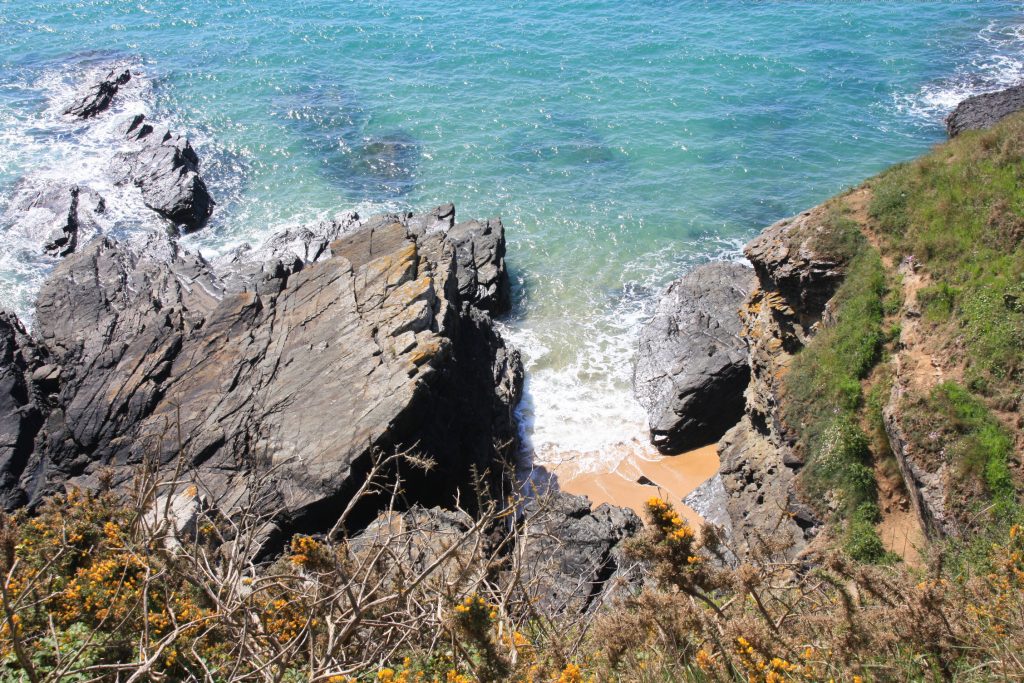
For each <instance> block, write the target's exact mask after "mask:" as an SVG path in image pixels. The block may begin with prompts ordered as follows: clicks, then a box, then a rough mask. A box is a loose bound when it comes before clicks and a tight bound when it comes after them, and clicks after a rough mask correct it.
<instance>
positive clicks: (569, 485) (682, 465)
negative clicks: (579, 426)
mask: <svg viewBox="0 0 1024 683" xmlns="http://www.w3.org/2000/svg"><path fill="white" fill-rule="evenodd" d="M621 451H622V452H621V454H619V455H620V457H619V458H618V461H617V462H608V460H607V459H606V460H604V461H603V462H599V463H598V464H596V465H591V466H590V469H588V470H585V471H581V470H580V468H579V467H578V466H577V465H576V464H575V463H579V462H589V463H594V459H593V458H589V457H587V455H586V454H582V453H580V454H569V453H564V454H561V456H562V457H560V458H559V462H558V464H554V465H547V466H546V467H547V469H548V470H549V471H550V472H551V473H552V474H554V475H555V476H556V477H557V478H558V486H559V488H560V489H562V490H563V491H567V492H569V493H574V494H576V495H584V496H587V497H589V498H590V501H591V503H593V505H594V507H597V506H598V505H600V504H601V503H611V504H613V505H620V506H622V507H628V508H631V509H633V510H634V511H635V512H636V513H637V514H638V515H640V516H641V517H643V516H644V502H645V501H646V500H648V499H649V498H651V497H652V496H658V497H659V498H662V499H664V500H666V501H668V502H670V503H672V504H673V505H675V507H676V509H677V510H679V511H680V512H681V513H683V515H684V516H685V517H686V519H687V520H688V521H689V522H690V524H691V525H693V526H699V525H700V523H701V518H700V516H699V515H698V514H697V513H696V512H694V511H693V510H691V509H690V508H689V507H687V506H685V505H683V502H682V501H683V498H685V497H686V496H687V495H688V494H689V493H690V492H691V491H693V490H694V489H695V488H697V487H698V486H700V485H701V484H703V483H704V482H705V481H707V480H708V479H710V478H711V477H712V476H714V474H715V473H716V472H717V471H718V453H717V450H716V446H715V445H714V444H712V445H710V446H705V447H703V448H698V449H696V450H692V451H688V452H686V453H681V454H679V455H671V456H664V455H661V454H659V453H658V451H657V450H656V449H655V448H654V447H653V446H650V445H648V444H644V443H635V444H629V445H623V446H622V449H621ZM641 482H644V483H641ZM648 482H649V483H648Z"/></svg>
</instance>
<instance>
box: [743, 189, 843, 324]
mask: <svg viewBox="0 0 1024 683" xmlns="http://www.w3.org/2000/svg"><path fill="white" fill-rule="evenodd" d="M834 230H835V227H834V226H833V225H832V224H831V222H830V221H829V209H828V208H827V207H825V206H818V207H815V208H814V209H812V210H811V211H805V212H803V213H801V214H799V215H797V216H793V217H792V218H786V219H783V220H781V221H779V222H777V223H774V224H772V225H770V226H768V227H767V228H765V229H764V231H762V232H761V234H760V235H758V236H757V237H755V238H754V239H753V240H751V241H750V243H749V244H747V246H746V247H745V248H744V250H743V253H744V254H745V255H746V257H747V258H748V259H749V260H750V263H751V264H752V265H753V266H754V270H755V271H756V272H757V277H758V279H759V280H760V281H761V283H762V287H761V289H763V290H765V291H772V292H774V293H775V294H776V295H778V296H780V297H781V298H782V299H783V300H784V301H785V303H786V304H787V305H788V306H789V307H790V308H791V309H792V310H793V313H794V315H795V318H794V321H793V322H795V323H797V324H798V327H793V328H791V329H790V330H789V331H791V332H793V333H795V334H796V335H797V341H799V339H800V337H802V336H804V334H805V332H806V331H808V330H809V329H810V327H811V325H813V324H814V323H816V322H818V321H819V320H820V319H821V315H822V312H823V311H824V308H825V303H826V302H827V301H828V300H829V299H831V298H832V295H833V294H834V293H835V290H836V288H837V287H838V286H839V283H840V282H842V280H843V277H844V276H845V274H846V265H847V261H848V255H846V254H844V253H843V252H842V251H841V250H837V249H834V248H831V247H832V245H831V244H830V242H831V241H832V239H833V237H834V236H833V234H832V233H833V232H834ZM764 283H769V287H765V286H764ZM801 343H802V342H801Z"/></svg>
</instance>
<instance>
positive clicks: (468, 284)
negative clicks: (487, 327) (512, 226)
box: [448, 218, 512, 315]
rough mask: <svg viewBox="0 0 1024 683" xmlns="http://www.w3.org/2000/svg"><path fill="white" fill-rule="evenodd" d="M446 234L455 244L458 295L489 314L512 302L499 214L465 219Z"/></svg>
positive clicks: (503, 231)
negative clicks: (487, 218) (491, 216)
mask: <svg viewBox="0 0 1024 683" xmlns="http://www.w3.org/2000/svg"><path fill="white" fill-rule="evenodd" d="M448 237H449V239H450V240H451V241H452V244H454V245H455V257H456V260H457V262H458V271H457V273H456V275H457V277H458V281H459V295H460V296H461V297H462V298H463V300H464V301H468V302H470V303H472V304H473V305H474V306H476V307H477V308H479V309H481V310H484V311H488V312H489V313H492V314H495V315H497V314H501V313H505V312H506V311H508V309H509V307H510V306H511V305H512V299H511V294H510V291H509V281H508V273H507V271H506V269H505V226H503V225H502V224H501V219H500V218H492V219H490V220H488V221H486V222H483V223H481V222H480V221H467V222H465V223H459V224H458V225H455V226H453V227H452V228H451V229H450V230H449V231H448Z"/></svg>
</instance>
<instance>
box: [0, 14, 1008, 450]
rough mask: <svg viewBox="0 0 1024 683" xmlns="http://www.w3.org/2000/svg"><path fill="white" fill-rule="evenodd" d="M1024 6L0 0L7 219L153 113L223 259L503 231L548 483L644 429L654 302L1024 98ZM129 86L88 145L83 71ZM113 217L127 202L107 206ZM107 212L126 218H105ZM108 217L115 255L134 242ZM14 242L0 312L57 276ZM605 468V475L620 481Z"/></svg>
mask: <svg viewBox="0 0 1024 683" xmlns="http://www.w3.org/2000/svg"><path fill="white" fill-rule="evenodd" d="M1021 9H1022V8H1021V3H1019V2H986V1H978V2H956V3H954V2H928V1H922V2H913V3H909V2H908V3H894V2H857V3H841V2H809V1H801V2H795V1H794V2H728V3H724V2H697V1H680V2H668V1H665V0H637V1H635V2H629V3H624V2H617V1H613V0H603V1H590V2H580V3H571V4H570V3H563V2H554V1H552V0H534V1H531V2H502V1H497V2H495V1H494V0H491V1H489V2H476V1H475V0H473V1H466V2H461V3H452V2H439V1H437V0H421V1H419V2H415V3H413V2H411V1H410V2H379V1H378V2H343V1H341V0H316V1H315V2H312V1H309V0H250V1H240V2H232V3H224V2H220V1H218V0H190V1H189V2H184V1H182V0H146V1H142V2H137V1H136V2H124V1H120V0H104V1H97V2H88V3H81V2H74V3H69V2H53V1H42V0H7V1H0V190H2V192H0V195H2V198H0V211H2V209H3V203H4V202H5V201H7V198H8V197H9V196H10V194H11V192H12V190H13V188H14V187H15V185H16V184H17V183H18V182H20V181H21V179H22V178H23V176H25V175H26V174H30V175H33V176H34V177H37V178H38V177H40V176H44V177H45V176H71V177H73V178H74V179H75V180H77V181H80V182H84V183H86V184H99V185H102V183H101V182H100V178H101V177H102V169H103V168H104V166H105V164H106V163H107V162H108V156H109V149H108V147H107V145H106V144H105V143H104V142H103V140H104V139H105V137H104V136H105V135H109V132H110V131H109V130H106V129H104V126H107V127H112V126H114V125H115V122H116V120H117V118H118V117H119V116H125V115H127V114H128V113H130V112H135V111H143V112H147V113H149V114H150V115H151V116H155V117H157V118H160V119H163V120H167V121H170V122H172V123H173V124H174V125H175V126H177V127H179V128H183V129H187V130H188V131H189V132H190V134H191V136H192V138H193V141H194V143H195V145H196V147H197V150H198V152H199V154H200V156H201V158H202V159H203V163H204V169H205V173H206V175H207V176H208V177H209V179H210V181H211V186H212V190H213V192H214V195H215V198H216V199H217V201H218V207H217V210H216V213H215V214H214V218H213V220H212V222H211V224H210V225H209V226H208V227H207V228H206V229H204V230H203V231H202V232H200V233H198V234H196V235H195V236H192V237H189V238H187V241H188V243H189V244H190V245H191V246H193V247H195V248H198V249H200V250H202V252H203V253H204V254H205V255H207V256H213V255H215V254H216V253H218V252H223V251H225V250H227V249H229V248H231V247H233V246H236V245H238V244H240V243H242V242H246V241H253V242H255V241H259V240H260V239H262V238H263V237H265V236H267V235H269V234H270V233H272V232H274V231H276V230H278V229H280V228H282V227H284V226H286V225H290V224H295V223H302V222H307V221H313V220H316V219H319V218H321V217H324V216H328V215H331V214H334V213H338V212H341V211H343V210H347V209H357V210H359V211H360V212H363V213H368V212H371V211H374V210H380V209H385V208H405V207H410V208H414V209H429V208H430V207H432V206H434V205H437V204H440V203H444V202H447V201H454V202H455V203H456V205H457V207H458V211H459V216H461V217H463V218H468V217H487V216H490V215H501V216H502V217H503V219H504V221H505V224H506V226H507V227H508V237H509V256H508V262H509V264H510V265H511V268H512V271H513V275H514V280H515V283H516V284H515V291H516V297H515V298H516V305H515V311H514V313H513V314H512V315H511V316H510V317H509V318H508V319H507V320H506V321H504V325H505V328H506V330H507V331H508V334H509V336H510V337H511V338H512V339H513V340H514V341H515V342H516V343H517V344H519V345H520V346H521V347H522V349H523V351H524V353H525V356H526V360H527V366H528V390H529V394H528V397H527V399H526V401H524V404H523V407H522V410H521V414H522V418H523V423H524V426H525V429H526V432H527V436H528V437H529V438H530V442H531V443H532V444H533V446H534V447H536V448H537V450H538V457H539V459H540V460H542V461H543V460H544V459H545V458H549V457H554V456H553V455H552V454H554V453H557V452H561V451H566V450H571V451H574V452H583V453H590V454H591V455H590V456H588V457H593V458H600V457H601V454H602V453H608V454H613V453H615V448H614V446H615V445H616V444H619V443H621V442H631V441H632V440H633V439H635V438H636V437H637V436H638V435H642V432H643V415H642V413H641V411H640V409H639V407H638V406H637V405H636V404H635V402H634V401H633V400H632V397H631V391H630V386H629V385H630V375H631V372H632V357H633V353H634V347H635V341H636V330H637V326H638V325H639V324H640V323H641V322H642V320H643V319H644V318H645V317H646V316H647V315H648V314H649V311H650V307H651V304H652V302H654V301H655V300H656V298H657V293H658V291H659V289H660V288H661V287H662V286H663V285H664V284H665V283H667V282H668V281H669V280H670V279H672V278H674V277H677V276H678V275H680V274H682V273H683V272H685V271H686V270H687V269H689V268H691V267H692V266H693V265H695V264H697V263H700V262H702V261H704V260H707V259H709V258H736V257H737V255H738V249H739V247H740V245H741V244H742V243H743V242H744V241H745V240H747V239H749V238H750V237H751V236H752V235H754V234H755V233H756V232H757V231H758V230H759V229H760V228H762V227H763V226H765V225H767V224H768V223H770V222H772V221H774V220H776V219H778V218H781V217H783V216H785V215H787V214H791V213H794V212H796V211H799V210H801V209H803V208H806V207H808V206H811V205H813V204H815V203H817V202H819V201H820V200H822V199H824V198H825V197H827V196H829V195H831V194H833V193H835V192H836V191H838V190H840V189H842V188H843V187H845V186H848V185H850V184H853V183H856V182H858V181H860V180H861V179H863V178H865V177H866V176H868V175H870V174H872V173H874V172H876V171H878V170H880V169H882V168H884V167H885V166H887V165H889V164H891V163H893V162H895V161H899V160H901V159H906V158H909V157H912V156H914V155H917V154H919V153H921V152H923V151H924V150H926V149H927V148H928V147H929V145H931V144H933V143H935V142H937V141H939V140H940V139H942V136H943V132H942V128H941V117H942V116H943V115H944V114H945V113H946V112H947V111H948V110H949V109H950V108H951V107H952V106H953V105H954V104H955V103H956V102H957V101H958V100H959V99H961V98H963V97H964V96H966V95H968V94H970V93H974V92H980V91H984V90H990V89H994V88H998V87H999V86H1001V85H1004V84H1006V83H1009V82H1014V81H1016V80H1019V79H1020V77H1021V76H1022V75H1024V57H1022V55H1024V33H1022V32H1024V15H1022V13H1021ZM116 60H129V61H132V62H133V63H135V64H136V65H137V69H138V71H139V72H140V74H141V75H142V76H141V77H140V78H137V79H135V81H133V84H132V87H131V89H130V94H129V96H128V97H126V98H123V99H122V101H121V102H120V103H119V105H118V111H117V112H115V113H113V114H111V115H110V116H108V117H105V118H104V119H103V120H101V121H99V122H97V125H96V126H75V125H71V124H69V123H67V122H64V121H62V120H61V119H60V116H59V110H60V105H61V103H63V102H64V100H65V99H66V98H67V97H68V95H69V93H70V91H71V88H72V86H73V84H74V83H75V79H76V77H78V76H79V75H80V73H81V72H82V71H87V70H92V71H96V70H99V69H102V68H104V66H105V65H107V64H109V63H110V62H112V61H116ZM99 189H100V190H101V191H103V192H104V193H105V194H107V195H112V196H108V203H109V204H111V205H116V204H118V203H122V204H127V205H128V206H131V202H133V201H137V197H134V195H132V193H131V192H130V191H129V190H126V189H118V188H112V187H106V186H102V187H100V188H99ZM115 199H116V200H117V201H115ZM130 213H131V212H130V211H128V212H125V213H124V214H122V215H116V214H115V215H112V216H109V217H108V221H109V225H108V226H107V228H108V229H110V230H111V231H113V232H115V234H118V235H121V236H128V235H131V234H133V233H136V232H138V231H139V230H140V229H143V228H145V227H147V226H141V225H139V224H138V223H136V222H134V221H132V220H130V219H129V218H128V216H129V215H130ZM37 249H38V243H37V242H34V241H33V239H32V238H31V236H29V235H24V234H15V233H12V232H11V231H10V230H7V231H6V234H5V235H4V241H3V244H2V246H0V304H2V305H3V306H6V307H10V308H14V309H15V310H17V311H18V312H19V313H20V314H21V315H23V316H28V315H30V312H31V308H32V301H33V298H34V295H35V291H36V289H37V287H38V285H39V282H40V281H41V279H42V278H43V277H44V276H45V273H46V272H47V271H48V269H49V268H51V267H52V261H50V260H49V259H46V258H44V257H41V256H39V255H38V253H37ZM612 457H614V456H612Z"/></svg>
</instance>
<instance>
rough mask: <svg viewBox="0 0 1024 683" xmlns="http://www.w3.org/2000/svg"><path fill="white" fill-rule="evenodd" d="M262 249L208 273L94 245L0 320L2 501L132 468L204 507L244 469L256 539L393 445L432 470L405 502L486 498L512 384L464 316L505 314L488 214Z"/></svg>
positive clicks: (490, 336) (343, 492)
mask: <svg viewBox="0 0 1024 683" xmlns="http://www.w3.org/2000/svg"><path fill="white" fill-rule="evenodd" d="M481 226H486V229H484V228H483V227H481ZM456 228H458V229H456ZM450 232H453V233H454V237H449V233H450ZM328 240H333V241H330V246H329V247H327V248H326V249H318V248H316V245H317V244H318V243H319V242H321V241H322V242H327V241H328ZM476 241H479V244H476ZM272 245H277V247H276V248H273V249H272V248H264V249H261V250H257V251H256V253H257V254H259V255H263V256H265V255H268V253H275V254H276V255H277V256H276V258H273V259H271V260H270V261H266V262H263V263H262V264H260V263H251V262H249V263H250V265H248V266H246V265H245V263H232V264H231V267H230V268H227V269H226V270H225V271H224V277H222V274H221V273H218V272H217V270H216V269H215V268H214V267H213V266H212V265H210V264H209V263H207V262H206V261H205V260H203V259H202V258H201V257H200V256H198V255H197V254H192V253H189V252H187V251H185V250H184V249H181V248H180V247H178V245H177V244H176V243H175V242H174V241H173V240H171V239H169V238H167V237H165V236H159V235H154V236H153V237H152V238H151V239H150V241H149V242H148V243H146V244H145V245H144V246H143V247H142V248H141V249H135V248H131V247H129V246H126V245H124V244H120V243H118V242H116V241H114V240H111V239H107V238H98V239H96V240H94V241H93V242H91V243H90V244H88V245H86V246H85V247H83V248H82V249H81V250H80V251H79V252H78V253H76V254H73V255H71V256H69V257H68V258H67V259H65V260H64V261H63V262H62V263H61V264H60V265H59V266H58V267H57V269H56V270H55V271H54V273H53V274H52V276H51V277H50V278H49V279H48V280H47V282H46V284H45V285H44V287H43V288H42V290H41V291H40V294H39V301H38V306H37V311H38V312H37V328H36V330H35V337H34V338H30V337H29V336H28V335H26V334H25V333H24V331H23V330H21V328H20V327H19V326H18V325H17V323H16V321H13V320H11V321H8V320H7V319H4V320H3V321H0V322H4V323H5V326H4V329H5V330H7V334H6V335H5V336H4V338H3V339H2V340H0V341H4V342H5V345H4V346H3V347H2V348H0V351H5V353H4V354H3V358H2V359H0V360H3V361H4V366H3V371H4V372H5V373H6V374H5V376H8V377H9V381H8V384H9V385H10V388H9V390H8V391H7V392H6V395H7V397H8V398H7V403H9V404H10V407H9V410H8V411H7V413H8V418H9V419H8V420H7V422H8V423H9V424H8V425H7V426H8V427H9V429H8V431H11V432H12V434H11V435H10V437H9V438H8V439H7V441H8V442H9V445H8V447H7V450H6V451H5V453H6V457H5V459H4V460H5V462H4V470H3V471H4V484H5V486H6V488H5V498H6V501H7V504H8V506H9V507H11V506H15V505H19V504H22V503H26V502H28V503H32V502H35V501H38V500H40V498H41V497H42V496H44V495H45V494H47V493H48V492H50V491H53V490H54V489H55V488H58V487H61V486H63V485H66V484H68V483H71V484H79V485H86V486H96V485H98V484H99V482H100V481H101V480H107V481H113V483H115V484H117V483H118V482H122V481H127V480H129V479H130V477H131V476H132V475H133V474H134V472H135V471H136V469H137V468H138V467H140V466H142V465H143V464H144V463H147V464H148V465H149V466H156V467H158V468H160V469H163V470H165V471H166V472H169V473H173V472H174V471H175V470H176V469H178V468H180V469H181V471H182V472H183V473H184V476H186V477H187V478H189V479H191V480H194V481H195V482H197V483H198V484H200V486H201V488H202V489H203V490H204V491H205V492H206V495H207V496H209V497H210V498H211V499H212V500H213V502H214V503H215V504H216V505H217V506H218V507H219V508H220V509H222V510H223V511H224V512H230V511H231V510H233V509H234V508H235V507H236V506H238V505H242V504H244V501H245V499H246V497H247V495H248V493H249V492H250V491H251V487H252V483H253V481H254V477H255V478H257V479H259V480H261V483H262V484H264V485H269V488H270V490H271V491H272V494H270V495H268V496H266V500H264V501H263V502H262V503H261V510H260V512H261V513H262V514H266V515H267V516H268V518H269V519H270V520H271V521H272V522H273V525H274V526H276V527H278V528H280V530H281V531H284V532H287V531H288V530H290V529H299V528H301V529H319V528H325V527H329V526H330V525H331V524H332V523H333V520H334V519H337V515H338V513H339V512H340V510H341V509H342V508H343V507H344V505H345V504H346V501H347V500H348V498H349V497H350V496H351V494H352V493H353V492H354V490H355V489H356V488H357V487H358V486H359V485H360V484H361V483H362V481H363V480H364V479H365V476H366V474H365V473H366V472H367V471H368V468H369V467H370V461H371V458H372V457H373V455H374V453H385V454H387V453H391V452H394V451H397V450H407V449H411V450H415V451H416V453H418V454H421V455H424V456H428V457H430V458H431V459H433V460H434V461H435V462H436V465H437V466H436V468H435V470H433V471H432V472H430V473H428V474H424V473H421V472H418V471H415V470H412V471H410V472H407V473H405V474H406V476H407V478H408V479H409V481H410V485H409V494H408V497H409V498H410V501H419V502H422V503H425V504H443V503H446V502H448V501H450V500H452V499H453V497H454V496H455V494H456V491H458V490H460V489H462V488H464V487H465V489H466V490H465V493H466V495H467V496H468V497H470V498H471V497H472V496H471V494H470V492H471V491H472V488H471V486H470V485H471V479H472V478H473V477H474V474H475V473H479V474H480V475H483V474H484V473H485V472H486V471H488V470H489V471H490V479H489V481H490V482H492V483H494V484H495V485H499V486H500V484H501V481H502V477H503V473H502V472H501V470H502V467H503V458H504V455H505V453H506V452H508V450H509V449H510V448H512V447H513V441H514V438H515V427H514V421H513V416H512V409H513V407H514V405H515V403H516V401H517V400H518V397H519V391H520V387H521V382H522V368H521V365H520V362H519V356H518V353H517V352H516V351H515V350H514V349H512V348H510V347H507V346H506V345H505V344H504V342H503V341H502V339H501V337H500V336H499V335H498V333H497V332H496V330H495V329H494V328H493V325H492V323H491V320H490V317H489V316H488V314H487V313H486V312H485V311H483V310H481V308H478V305H479V306H481V307H488V308H490V309H492V310H500V309H499V308H498V307H499V306H500V305H502V304H503V302H506V301H507V298H506V299H502V298H501V296H500V292H502V291H504V289H503V288H507V274H506V273H505V271H504V262H503V260H502V258H501V256H502V255H503V252H504V230H503V228H502V226H501V223H500V221H497V220H492V221H490V222H488V223H486V224H482V223H476V222H472V223H470V224H463V225H462V226H461V227H460V226H456V225H455V224H454V209H453V208H451V207H450V206H449V207H442V209H439V210H437V211H435V212H433V213H431V214H427V215H424V216H411V215H404V216H402V215H387V216H380V217H375V218H373V219H370V220H368V221H365V222H364V221H359V220H358V218H357V217H353V216H349V217H347V218H346V220H344V221H343V222H342V223H328V224H323V225H321V226H318V227H317V228H316V229H315V230H308V231H306V232H305V233H303V234H302V235H299V236H297V237H295V239H286V238H283V237H282V238H281V239H276V240H272ZM295 247H299V248H295ZM460 249H462V250H464V251H468V252H469V253H470V254H471V255H472V254H476V255H478V256H476V257H474V258H469V259H462V260H460V259H459V258H458V255H457V254H458V251H459V250H460ZM296 251H298V252H301V254H305V255H306V256H308V257H310V258H311V260H310V261H307V260H305V259H304V258H303V257H302V256H301V255H300V254H297V253H295V252H296ZM488 259H490V260H488ZM482 266H483V268H482V269H483V270H484V273H483V274H480V275H477V274H476V273H475V272H474V271H475V269H478V268H481V267H482ZM502 280H505V281H506V282H504V284H502V282H501V281H502ZM462 283H471V284H472V285H473V286H472V287H469V286H464V287H460V285H461V284H462ZM40 423H42V424H41V427H40ZM36 432H38V434H37V433H36ZM367 514H372V511H371V510H367Z"/></svg>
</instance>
